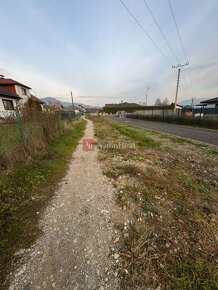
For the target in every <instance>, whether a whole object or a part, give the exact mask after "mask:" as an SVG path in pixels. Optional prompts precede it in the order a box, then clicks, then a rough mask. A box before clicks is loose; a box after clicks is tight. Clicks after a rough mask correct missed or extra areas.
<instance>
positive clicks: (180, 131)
mask: <svg viewBox="0 0 218 290" xmlns="http://www.w3.org/2000/svg"><path fill="white" fill-rule="evenodd" d="M108 119H110V120H114V121H117V122H119V123H124V124H126V125H131V126H136V127H139V128H145V129H150V130H153V131H158V132H161V133H167V134H172V135H176V136H179V137H183V138H187V139H191V140H195V141H199V142H203V143H207V144H211V145H215V146H218V130H210V129H204V128H196V127H188V126H181V125H174V124H167V123H160V122H149V121H144V120H137V119H130V118H118V117H108Z"/></svg>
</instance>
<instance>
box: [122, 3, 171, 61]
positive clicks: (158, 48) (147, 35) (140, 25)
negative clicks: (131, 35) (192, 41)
mask: <svg viewBox="0 0 218 290" xmlns="http://www.w3.org/2000/svg"><path fill="white" fill-rule="evenodd" d="M120 2H121V3H122V5H123V6H124V7H125V8H126V10H127V11H128V13H129V14H130V15H131V17H132V18H133V19H134V20H135V22H136V23H137V25H138V26H139V27H140V28H141V30H142V31H143V32H144V34H145V35H146V37H148V38H149V39H150V41H151V42H152V43H153V45H154V46H155V47H156V48H157V50H159V52H160V53H161V54H162V55H163V57H164V58H165V59H166V60H167V61H168V63H169V64H170V65H171V66H172V63H171V61H170V59H169V58H168V57H167V56H166V55H165V54H164V53H163V51H162V50H161V48H160V47H159V46H158V45H157V43H156V42H155V41H154V40H153V39H152V37H151V36H150V35H149V34H148V32H147V31H146V30H145V29H144V27H143V26H142V24H141V23H140V22H139V20H138V19H137V18H136V17H135V15H134V14H133V13H132V12H131V11H130V9H129V8H128V7H127V6H126V4H125V3H124V2H123V1H122V0H120Z"/></svg>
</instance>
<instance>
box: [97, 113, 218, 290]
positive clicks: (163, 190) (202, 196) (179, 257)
mask: <svg viewBox="0 0 218 290" xmlns="http://www.w3.org/2000/svg"><path fill="white" fill-rule="evenodd" d="M93 121H94V124H95V132H96V136H97V137H98V139H99V142H105V143H107V142H109V143H113V142H122V143H124V144H125V143H128V142H130V140H131V141H132V140H133V139H134V140H135V143H136V148H135V150H133V149H131V150H130V149H128V148H123V147H122V149H121V150H117V149H116V150H112V149H111V148H110V150H109V149H107V148H106V147H104V148H101V150H100V154H99V159H100V160H101V162H102V166H103V170H104V173H105V174H106V175H107V176H108V177H109V178H111V179H112V181H113V184H114V187H116V189H117V193H116V200H117V203H118V204H119V206H120V207H121V208H122V213H123V219H121V220H120V221H119V222H118V223H117V225H116V226H117V228H118V229H119V230H120V231H121V235H122V238H121V240H120V242H119V247H120V268H119V276H120V278H121V289H138V288H139V289H147V288H149V289H190V290H193V289H196V290H199V289H205V290H206V289H208V290H209V289H218V254H217V249H218V236H217V228H218V219H217V205H218V194H217V185H218V184H217V180H218V174H217V164H218V161H217V152H218V150H217V149H215V148H214V147H213V148H212V149H211V147H210V146H198V145H196V144H194V143H190V142H185V140H183V142H179V141H178V142H177V141H176V140H174V139H173V138H168V137H166V136H165V137H164V138H163V136H164V135H160V134H159V133H157V134H156V133H154V132H151V131H146V130H140V129H134V128H130V127H128V126H125V125H120V124H117V123H114V122H109V121H106V120H105V119H103V118H100V117H94V118H93ZM177 139H179V138H177ZM141 140H143V142H141ZM151 144H152V145H151ZM154 144H155V145H154Z"/></svg>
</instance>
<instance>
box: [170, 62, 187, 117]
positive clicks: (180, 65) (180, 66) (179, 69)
mask: <svg viewBox="0 0 218 290" xmlns="http://www.w3.org/2000/svg"><path fill="white" fill-rule="evenodd" d="M186 65H189V62H186V63H185V64H178V65H173V66H172V68H177V69H178V77H177V83H176V96H175V104H174V115H176V105H177V99H178V91H179V80H180V73H181V69H182V68H183V67H184V66H186Z"/></svg>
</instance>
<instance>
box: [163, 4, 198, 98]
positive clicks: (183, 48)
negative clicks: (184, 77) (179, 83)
mask: <svg viewBox="0 0 218 290" xmlns="http://www.w3.org/2000/svg"><path fill="white" fill-rule="evenodd" d="M168 3H169V7H170V11H171V14H172V17H173V21H174V24H175V27H176V31H177V34H178V37H179V41H180V44H181V47H182V50H183V53H184V56H185V58H186V61H187V62H189V60H188V56H187V53H186V50H185V47H184V45H183V42H182V38H181V34H180V32H179V28H178V25H177V22H176V18H175V15H174V12H173V9H172V5H171V3H170V0H168ZM188 72H189V78H190V85H191V90H192V94H193V84H192V76H191V70H190V68H189V67H188Z"/></svg>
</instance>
